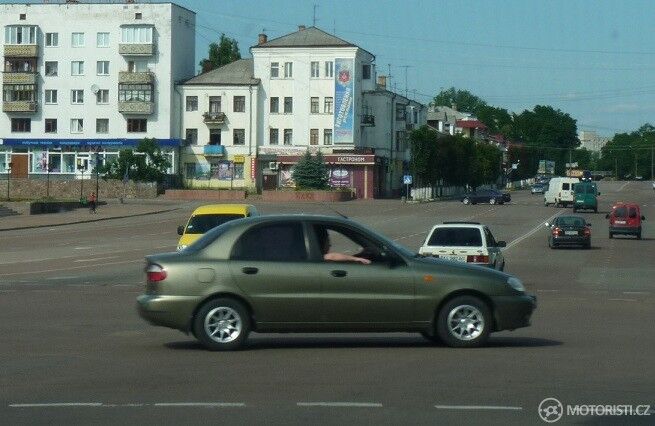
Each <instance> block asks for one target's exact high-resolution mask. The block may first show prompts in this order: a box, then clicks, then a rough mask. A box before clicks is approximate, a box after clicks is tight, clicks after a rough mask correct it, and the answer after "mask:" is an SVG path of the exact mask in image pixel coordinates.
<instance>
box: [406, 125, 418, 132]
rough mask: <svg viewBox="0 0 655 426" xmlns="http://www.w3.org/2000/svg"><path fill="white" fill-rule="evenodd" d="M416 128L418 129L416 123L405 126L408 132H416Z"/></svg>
mask: <svg viewBox="0 0 655 426" xmlns="http://www.w3.org/2000/svg"><path fill="white" fill-rule="evenodd" d="M414 127H416V125H415V124H414V123H407V124H405V130H408V131H409V130H414Z"/></svg>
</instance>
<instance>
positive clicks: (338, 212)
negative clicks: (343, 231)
mask: <svg viewBox="0 0 655 426" xmlns="http://www.w3.org/2000/svg"><path fill="white" fill-rule="evenodd" d="M321 204H322V205H323V207H325V208H327V209H328V210H332V211H333V212H335V213H336V214H338V215H339V216H341V217H342V218H344V219H349V217H348V216H346V215H345V214H343V213H341V212H340V211H339V210H337V209H333V208H332V207H330V206H328V205H327V204H325V203H321Z"/></svg>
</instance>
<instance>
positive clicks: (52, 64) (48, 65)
mask: <svg viewBox="0 0 655 426" xmlns="http://www.w3.org/2000/svg"><path fill="white" fill-rule="evenodd" d="M58 72H59V66H58V63H57V61H46V62H45V75H46V77H56V76H57V73H58Z"/></svg>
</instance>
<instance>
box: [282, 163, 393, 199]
mask: <svg viewBox="0 0 655 426" xmlns="http://www.w3.org/2000/svg"><path fill="white" fill-rule="evenodd" d="M300 158H301V156H298V155H280V156H278V157H277V163H278V166H277V167H278V183H279V186H280V187H294V186H295V183H294V182H293V178H292V176H293V167H294V165H295V164H296V163H297V162H298V161H299V160H300ZM323 158H324V160H325V165H326V167H327V169H328V173H329V184H330V186H331V187H332V188H349V189H350V190H351V191H353V193H354V195H355V197H356V198H362V199H371V198H376V197H377V196H378V195H379V192H378V191H379V188H378V186H377V184H376V183H377V182H378V175H379V173H380V167H381V166H380V159H379V158H378V157H376V156H375V155H360V154H329V155H325V156H324V157H323Z"/></svg>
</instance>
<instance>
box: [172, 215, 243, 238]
mask: <svg viewBox="0 0 655 426" xmlns="http://www.w3.org/2000/svg"><path fill="white" fill-rule="evenodd" d="M243 217H245V216H244V215H243V214H199V215H196V216H192V217H191V220H189V224H188V225H187V227H186V231H185V233H187V234H204V233H205V232H207V231H209V230H210V229H212V228H215V227H217V226H219V225H222V224H224V223H226V222H229V221H231V220H234V219H241V218H243Z"/></svg>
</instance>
